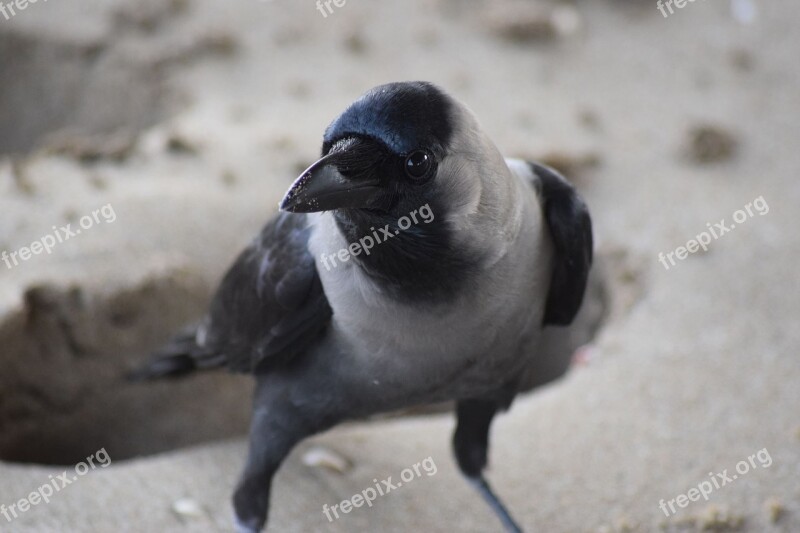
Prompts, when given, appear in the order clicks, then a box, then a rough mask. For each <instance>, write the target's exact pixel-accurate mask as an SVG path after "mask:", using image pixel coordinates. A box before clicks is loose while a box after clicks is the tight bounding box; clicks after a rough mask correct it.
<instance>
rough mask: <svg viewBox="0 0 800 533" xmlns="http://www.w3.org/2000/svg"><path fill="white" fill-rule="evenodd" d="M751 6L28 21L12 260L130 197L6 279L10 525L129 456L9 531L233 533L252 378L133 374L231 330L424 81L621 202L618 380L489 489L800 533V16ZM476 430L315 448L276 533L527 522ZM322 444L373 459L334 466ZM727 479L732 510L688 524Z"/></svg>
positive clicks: (521, 415)
mask: <svg viewBox="0 0 800 533" xmlns="http://www.w3.org/2000/svg"><path fill="white" fill-rule="evenodd" d="M746 4H747V3H746V2H733V3H728V2H721V1H720V2H704V3H701V2H694V3H688V4H687V5H686V7H684V8H683V9H680V10H678V11H677V12H676V13H675V14H673V15H671V16H670V17H669V18H664V17H662V15H661V14H660V13H659V12H658V10H657V9H656V7H655V2H650V1H647V2H644V1H642V2H622V1H611V0H608V1H598V2H591V3H590V2H576V3H574V4H561V3H560V4H555V5H553V4H548V3H535V2H516V3H511V2H507V1H502V2H493V3H492V4H489V3H488V2H487V3H482V2H477V1H462V2H457V1H455V0H438V1H433V0H430V1H426V0H416V1H399V0H398V1H384V2H380V3H378V2H371V3H367V2H364V1H359V0H349V1H347V2H346V4H345V5H343V6H342V7H340V8H335V7H334V11H333V13H331V14H329V15H328V17H327V18H323V16H322V15H321V14H320V13H319V12H318V11H316V10H315V7H314V3H313V2H312V1H311V0H304V1H303V2H291V3H290V2H289V1H288V0H273V1H263V2H259V1H255V0H247V1H240V2H235V3H225V4H223V3H221V2H212V1H211V0H187V1H179V0H173V1H171V2H166V1H165V2H132V1H123V0H113V1H103V2H100V1H88V0H84V1H81V2H70V3H67V2H49V3H44V2H38V3H35V4H30V5H29V6H28V7H27V8H26V9H25V10H24V11H20V12H18V13H17V14H16V15H15V16H13V18H11V19H10V20H5V19H4V18H3V17H2V16H0V65H2V68H1V69H0V77H1V78H0V153H3V154H5V155H0V250H7V251H8V252H12V251H18V250H20V249H21V248H22V247H25V246H29V245H30V244H31V243H32V242H33V241H35V240H39V239H42V238H43V237H44V236H46V235H53V234H55V233H58V232H59V231H60V230H58V229H53V226H58V227H60V226H63V225H66V224H67V223H71V224H72V227H73V228H79V227H80V223H81V219H82V217H84V216H86V215H91V214H92V212H93V211H96V210H99V209H100V208H101V207H102V206H107V205H110V206H111V207H110V208H107V209H106V211H105V212H104V213H105V214H106V215H109V216H106V217H105V218H104V215H103V212H101V213H99V215H98V218H97V219H95V220H94V222H93V223H92V224H91V226H92V227H91V228H86V229H84V230H83V231H82V232H81V234H79V235H76V236H75V237H74V238H71V239H69V240H67V241H65V242H62V243H59V244H57V245H55V246H54V247H53V249H52V253H51V254H41V255H35V256H33V257H31V258H30V259H28V260H27V261H24V262H22V263H20V264H19V265H17V266H15V267H13V268H7V267H6V265H5V264H3V263H0V363H2V365H3V366H2V368H3V372H0V458H2V459H3V460H4V462H2V463H0V504H4V505H6V506H8V505H10V504H12V503H14V502H18V501H19V500H20V499H21V498H26V497H27V495H28V494H29V493H30V492H31V491H34V490H36V489H37V488H38V487H39V486H41V485H43V484H47V483H49V482H50V477H49V476H51V475H54V476H55V475H58V474H60V473H61V472H62V471H63V470H64V468H67V469H68V472H69V474H68V475H69V476H72V475H74V474H73V472H74V470H73V466H66V467H65V466H57V465H65V464H66V465H74V464H75V463H78V462H79V461H81V460H83V458H85V457H87V456H89V455H90V454H92V453H94V452H95V451H97V450H100V449H101V448H104V449H106V451H107V452H108V454H109V456H110V458H111V461H112V463H111V466H110V467H108V468H97V469H95V470H92V471H91V472H89V473H88V474H87V475H85V476H83V477H80V478H78V479H77V480H76V481H74V482H73V483H71V484H70V485H69V486H67V487H65V488H64V489H63V490H62V491H59V492H58V493H56V494H55V495H54V496H53V497H52V499H51V502H50V503H49V504H43V503H41V504H39V505H36V506H34V507H32V508H31V509H30V510H28V511H27V512H25V513H23V514H22V515H21V516H20V517H19V518H17V519H15V520H13V521H11V522H8V521H6V520H5V519H4V518H3V517H2V515H0V531H12V532H49V531H54V532H55V531H59V532H61V531H69V532H72V531H80V532H107V531H131V532H139V531H175V532H190V531H198V532H200V531H227V530H229V529H230V515H231V511H230V506H229V497H230V493H231V489H232V486H233V484H234V482H235V479H236V477H237V475H238V472H239V469H240V467H241V464H242V461H243V456H244V452H245V443H244V440H243V439H242V434H243V432H244V430H245V428H246V424H247V418H248V416H249V405H248V404H249V388H250V384H249V380H247V379H246V378H240V377H230V376H223V375H215V376H204V377H201V378H198V379H194V380H190V381H187V382H183V383H179V384H159V385H153V386H145V387H142V386H138V387H136V386H132V385H128V384H125V383H123V382H122V381H121V380H120V379H119V376H120V375H121V374H122V373H123V372H124V371H125V370H126V369H128V368H131V367H132V366H133V365H135V364H136V362H138V361H141V360H142V359H143V358H144V357H145V354H146V353H147V351H148V350H149V349H151V348H153V347H154V346H156V345H157V344H158V343H160V342H162V341H163V340H165V339H166V338H167V337H168V336H169V334H170V333H171V332H172V331H174V330H175V329H176V328H178V327H179V326H180V325H181V324H183V323H185V322H187V321H190V320H192V319H194V318H196V317H197V316H199V314H200V313H201V312H202V309H203V306H204V305H205V303H206V302H207V300H208V297H209V294H210V291H211V290H212V288H213V285H214V284H215V282H216V281H217V280H218V278H219V276H220V274H221V272H222V271H223V269H224V268H225V266H226V265H227V264H228V262H229V261H230V260H231V258H232V257H233V255H234V254H235V252H236V251H237V249H238V248H240V247H241V246H242V245H243V244H244V243H246V242H247V241H248V240H249V238H250V237H251V236H252V235H253V234H254V233H255V232H256V231H257V230H258V228H259V227H260V225H261V224H262V223H263V222H264V221H265V220H266V219H267V218H268V217H269V216H270V215H271V214H272V213H273V212H274V211H275V209H276V205H277V201H278V199H279V198H280V197H281V195H282V194H283V192H284V190H285V189H286V187H287V186H288V184H289V183H290V182H291V180H292V179H293V178H294V177H295V176H296V175H297V174H298V172H299V170H301V169H302V168H303V167H304V166H305V165H307V164H308V163H309V162H311V161H313V160H314V158H315V155H316V154H317V152H318V149H319V144H320V138H321V134H322V131H323V129H324V127H325V126H326V125H327V123H328V122H329V121H330V120H331V119H332V118H334V117H335V116H336V115H337V114H338V113H339V112H340V111H341V110H342V109H343V108H344V106H345V105H346V104H347V103H349V102H350V101H351V100H352V99H354V98H355V97H356V96H357V95H358V94H360V93H361V92H363V91H364V90H366V89H367V88H369V87H371V86H373V85H376V84H378V83H383V82H387V81H394V80H403V79H427V80H431V81H434V82H436V83H439V84H440V85H442V86H443V87H445V88H447V89H448V90H450V91H451V92H453V93H454V94H456V95H457V96H458V97H459V98H460V99H462V100H463V101H465V102H467V103H468V105H469V106H470V107H471V108H472V109H473V110H474V111H475V112H476V114H477V115H478V116H479V117H480V118H481V120H482V122H483V124H484V127H485V128H486V129H487V131H488V132H489V133H490V135H491V136H492V137H493V138H494V139H495V141H496V143H497V144H498V146H499V147H500V148H501V150H502V151H504V152H505V153H507V154H509V155H515V156H525V157H531V158H537V157H538V158H545V159H547V160H549V161H552V162H554V163H559V164H561V165H562V167H565V170H567V171H569V173H570V175H571V176H572V177H573V178H574V179H575V180H576V182H577V183H578V184H579V186H580V188H581V190H582V191H583V193H584V195H585V196H586V198H587V200H588V203H589V205H590V208H591V211H592V215H593V219H594V222H595V227H596V234H597V240H598V249H599V254H600V257H601V259H602V261H603V262H604V267H605V268H604V269H603V271H602V272H601V273H599V274H598V275H599V276H601V282H602V284H603V285H604V286H605V287H606V290H607V291H608V294H609V296H608V301H605V300H604V298H605V297H603V298H601V297H598V301H599V300H602V302H601V303H602V305H601V306H600V307H602V309H604V310H605V312H606V316H605V321H604V322H603V326H602V328H601V329H600V331H599V332H598V334H597V336H596V337H595V339H594V341H593V344H592V348H591V350H590V351H588V352H586V353H588V354H590V355H591V357H590V358H589V359H588V363H585V364H582V365H579V366H577V367H576V368H575V369H574V370H573V372H571V373H570V374H569V376H568V377H567V378H566V379H564V380H562V381H560V382H559V383H557V384H554V385H552V386H549V387H547V388H546V389H544V390H541V391H539V392H537V393H534V394H532V395H529V396H526V397H524V398H520V399H519V401H518V402H517V403H516V404H515V405H514V407H513V408H512V410H511V412H510V413H509V414H507V415H505V416H503V417H502V418H500V419H499V420H498V422H497V423H496V426H495V428H494V431H493V449H492V455H491V457H492V464H491V470H490V474H489V475H490V477H491V479H492V480H493V481H494V484H495V485H496V487H497V489H498V492H500V493H501V494H502V495H503V496H504V498H505V499H506V501H507V502H508V504H509V505H510V507H511V508H512V509H513V510H514V512H515V514H516V515H517V516H518V518H519V519H520V520H521V522H522V523H523V524H524V526H525V527H526V530H527V531H538V532H597V533H600V532H608V533H612V532H626V531H642V532H649V531H688V532H693V531H746V532H796V531H800V418H798V412H800V410H798V407H799V406H800V387H798V383H800V364H798V362H797V351H798V347H800V330H799V329H798V328H797V327H794V325H793V322H794V320H795V319H797V317H798V301H800V288H799V287H800V285H799V284H798V283H797V273H796V266H795V261H796V259H797V257H798V253H799V252H800V234H799V233H798V232H797V222H798V220H797V216H796V209H797V206H798V205H799V204H798V202H800V185H798V184H797V179H796V177H797V173H798V170H800V152H799V151H797V150H796V148H795V143H796V142H797V140H798V139H800V120H798V119H800V112H799V111H800V83H798V81H800V80H798V75H799V74H800V72H799V71H798V64H797V50H798V49H800V34H798V32H797V31H796V28H797V26H798V24H799V23H800V15H798V14H797V9H796V8H795V7H794V6H793V5H791V3H788V2H783V3H778V2H770V3H767V2H761V3H758V5H757V11H756V12H755V13H753V14H752V15H753V17H750V16H748V12H747V10H746V9H743V8H742V6H746ZM732 5H733V6H736V9H735V10H732V7H731V6H732ZM758 198H761V199H762V200H760V201H758V203H755V204H754V205H755V207H758V206H762V208H763V206H765V205H766V206H768V212H766V210H764V209H762V210H761V211H756V210H755V207H753V206H751V212H753V215H752V216H750V215H747V216H746V217H745V218H741V215H739V217H740V219H741V220H743V221H742V222H741V223H737V224H735V226H736V227H735V228H734V229H732V230H731V231H730V232H728V233H726V234H725V235H723V236H721V237H720V238H719V239H718V240H714V241H713V242H712V243H711V244H710V245H709V247H708V252H706V253H702V252H699V253H694V254H691V255H690V256H689V257H688V258H686V259H685V260H682V261H678V262H677V264H676V265H675V266H673V267H671V268H670V269H669V270H667V269H665V268H664V267H663V266H662V264H661V263H660V262H659V259H658V254H659V252H663V253H667V252H672V251H674V250H675V249H676V248H677V247H679V246H683V245H686V242H687V241H689V240H690V239H692V238H694V237H695V236H696V235H697V234H699V233H701V232H703V231H706V230H707V223H711V226H712V227H713V226H714V224H715V223H716V222H717V221H719V220H721V219H726V220H727V225H728V226H730V225H731V224H732V223H733V216H734V212H736V211H737V210H739V209H744V208H745V206H746V205H747V204H749V203H754V200H756V199H758ZM112 211H113V217H112V216H110V215H111V212H112ZM760 212H764V214H760ZM112 218H113V221H112ZM593 305H594V304H593ZM598 305H599V304H598ZM596 308H597V306H595V309H596ZM452 429H453V422H452V419H451V416H449V415H444V414H441V415H433V416H427V417H405V418H396V419H390V420H383V421H373V422H369V423H364V424H354V425H349V426H346V427H341V428H338V429H336V430H334V431H332V432H330V433H328V434H326V435H322V436H319V437H317V438H315V439H312V440H311V441H308V442H306V443H304V444H303V445H302V446H301V447H300V448H298V449H297V450H296V452H295V453H293V454H292V455H291V456H290V458H289V459H288V461H287V462H286V464H285V466H284V468H283V469H282V470H281V471H280V472H279V474H278V476H277V478H276V481H275V485H274V487H275V488H274V496H273V504H272V509H273V512H272V517H271V523H270V524H271V529H270V530H271V531H289V532H308V531H322V532H324V531H343V532H344V531H426V532H437V531H441V532H449V531H475V532H485V531H486V532H488V531H497V530H498V526H497V523H496V521H495V519H494V517H493V516H492V515H491V514H490V513H489V511H488V510H487V508H486V507H485V506H484V505H483V504H482V503H481V502H480V500H479V499H478V497H477V496H476V495H474V494H473V493H472V492H471V489H470V488H469V487H468V486H467V485H466V483H464V482H463V481H462V480H461V479H460V477H459V475H458V472H457V470H456V468H455V465H454V463H453V461H452V459H451V455H450V451H449V440H450V433H451V431H452ZM186 446H191V447H189V448H187V447H186ZM319 446H322V447H323V448H324V449H326V450H329V451H328V453H330V454H336V456H341V457H344V458H346V459H347V460H349V462H350V463H351V465H352V466H351V467H348V468H344V469H343V471H341V472H340V471H335V470H331V469H327V468H321V467H319V466H309V465H307V464H306V462H307V461H304V457H305V456H306V455H307V453H308V452H309V450H310V449H312V448H313V447H319ZM759 451H761V453H760V455H757V453H758V452H759ZM153 454H156V455H153ZM751 456H753V458H752V461H751V462H750V463H749V466H748V464H745V466H746V467H747V472H746V473H739V474H737V472H736V469H737V465H738V466H739V468H740V469H741V470H744V467H743V466H741V463H740V461H748V458H749V457H751ZM428 457H430V458H431V461H433V462H434V463H435V465H436V473H435V474H433V475H430V476H429V475H426V474H425V473H424V472H423V475H422V476H420V477H419V478H416V479H414V480H413V482H409V483H407V484H406V485H404V486H403V487H402V488H401V489H399V490H397V491H393V492H392V493H390V494H387V495H386V496H384V497H382V498H380V499H378V500H377V501H376V502H375V504H374V506H373V507H371V508H358V509H355V510H354V511H353V512H351V513H349V514H347V515H343V516H342V517H341V518H340V519H339V520H336V521H334V522H332V523H329V522H328V520H327V519H326V518H325V515H324V514H323V513H322V506H323V504H328V505H333V504H334V503H338V502H340V501H341V500H343V499H345V498H349V497H350V496H352V495H353V494H355V493H358V492H361V491H363V490H364V489H366V488H368V487H371V486H373V485H374V483H373V481H372V480H373V479H385V478H387V477H388V476H393V477H394V479H395V480H397V479H398V477H399V476H400V474H401V472H402V471H403V469H404V468H407V467H411V466H412V465H414V464H415V463H418V462H421V461H422V460H423V459H425V458H428ZM767 458H768V459H769V460H767ZM32 463H39V464H38V465H37V464H32ZM48 465H49V466H48ZM725 470H727V475H728V476H729V477H730V478H731V481H730V482H728V483H727V484H726V485H725V486H721V487H719V488H715V489H714V490H713V491H712V492H711V493H710V494H709V496H708V501H705V500H704V499H702V498H701V499H700V500H699V501H696V502H689V503H688V504H687V505H686V506H685V508H681V507H677V503H676V504H675V505H676V512H675V513H674V514H673V515H672V516H670V517H667V516H665V514H664V512H662V510H660V509H659V502H660V500H662V499H663V500H665V501H667V502H668V501H669V500H672V499H676V498H678V496H679V495H681V494H687V493H689V491H690V489H692V488H693V487H698V485H699V484H701V483H703V482H706V481H708V480H710V479H712V477H713V478H714V479H719V478H718V476H716V475H714V476H711V477H710V476H709V473H713V474H717V473H720V474H721V473H723V471H725ZM734 475H736V476H737V477H736V478H735V479H734V478H733V476H734ZM689 495H690V496H691V495H692V493H689ZM677 501H682V500H677ZM684 503H686V502H684Z"/></svg>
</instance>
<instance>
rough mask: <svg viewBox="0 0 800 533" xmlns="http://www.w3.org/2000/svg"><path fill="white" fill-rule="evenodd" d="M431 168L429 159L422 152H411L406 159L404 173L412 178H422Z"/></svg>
mask: <svg viewBox="0 0 800 533" xmlns="http://www.w3.org/2000/svg"><path fill="white" fill-rule="evenodd" d="M430 166H431V158H430V156H429V155H428V154H427V153H426V152H423V151H422V150H418V151H416V152H413V153H412V154H411V155H409V156H408V158H407V159H406V172H408V175H409V176H411V177H412V178H422V177H424V176H425V175H426V174H427V173H428V169H430Z"/></svg>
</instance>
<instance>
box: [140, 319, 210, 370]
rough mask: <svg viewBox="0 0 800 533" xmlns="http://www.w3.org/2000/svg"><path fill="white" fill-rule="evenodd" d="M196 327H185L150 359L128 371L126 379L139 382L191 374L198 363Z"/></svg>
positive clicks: (198, 351)
mask: <svg viewBox="0 0 800 533" xmlns="http://www.w3.org/2000/svg"><path fill="white" fill-rule="evenodd" d="M196 331H197V328H196V327H195V326H193V327H190V328H187V329H186V330H184V331H183V332H181V333H180V334H179V335H178V336H176V337H175V338H173V339H172V340H171V341H170V342H169V343H168V344H167V345H166V346H164V347H163V348H161V349H160V350H158V351H156V352H155V353H154V354H153V357H152V359H151V360H150V361H148V362H147V363H145V364H144V365H142V366H141V367H139V368H137V369H135V370H133V371H131V372H129V373H128V374H127V375H126V376H125V377H126V379H127V380H128V381H133V382H139V381H149V380H153V379H162V378H178V377H182V376H185V375H187V374H191V373H192V372H194V371H195V370H197V369H198V368H199V367H200V365H199V360H198V356H200V355H201V350H200V348H199V347H198V346H197V342H196V340H195V338H196Z"/></svg>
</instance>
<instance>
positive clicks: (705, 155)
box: [689, 124, 739, 164]
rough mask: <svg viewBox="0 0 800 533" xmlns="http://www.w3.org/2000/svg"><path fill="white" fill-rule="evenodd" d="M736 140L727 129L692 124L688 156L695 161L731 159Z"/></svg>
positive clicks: (736, 143) (703, 162)
mask: <svg viewBox="0 0 800 533" xmlns="http://www.w3.org/2000/svg"><path fill="white" fill-rule="evenodd" d="M738 145H739V143H738V141H737V140H736V138H735V137H734V135H733V134H732V133H730V132H729V131H727V130H725V129H723V128H721V127H719V126H714V125H711V124H700V125H697V126H694V127H693V128H692V129H691V131H690V132H689V157H690V158H691V159H692V160H693V161H694V162H696V163H701V164H707V163H718V162H721V161H727V160H729V159H731V158H732V157H733V156H734V154H735V153H736V151H737V149H738Z"/></svg>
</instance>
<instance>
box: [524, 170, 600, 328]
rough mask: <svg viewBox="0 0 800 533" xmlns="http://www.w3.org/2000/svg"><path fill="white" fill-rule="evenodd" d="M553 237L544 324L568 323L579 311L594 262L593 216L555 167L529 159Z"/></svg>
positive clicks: (564, 324)
mask: <svg viewBox="0 0 800 533" xmlns="http://www.w3.org/2000/svg"><path fill="white" fill-rule="evenodd" d="M528 164H529V165H530V167H531V169H532V170H533V172H534V174H535V175H536V176H537V177H538V183H537V184H535V186H536V189H537V192H538V193H539V197H540V199H541V202H542V211H543V213H544V218H545V221H546V223H547V226H548V228H549V230H550V237H551V239H552V240H553V248H554V252H555V255H554V258H553V274H552V277H551V280H550V289H549V292H548V294H547V303H546V304H545V311H544V318H543V320H542V324H543V325H545V326H546V325H556V326H566V325H569V324H570V323H571V322H572V320H573V319H574V318H575V315H576V314H578V311H579V310H580V308H581V302H582V301H583V293H584V292H585V290H586V280H587V278H588V276H589V268H590V267H591V266H592V248H593V243H592V219H591V218H590V217H589V210H588V209H587V207H586V204H585V203H584V202H583V200H582V199H581V197H580V195H578V192H577V191H576V190H575V188H574V187H572V185H570V184H569V182H567V180H565V179H564V178H563V177H562V176H561V175H559V174H558V173H557V172H556V171H555V170H553V169H551V168H549V167H546V166H543V165H539V164H536V163H530V162H529V163H528Z"/></svg>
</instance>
